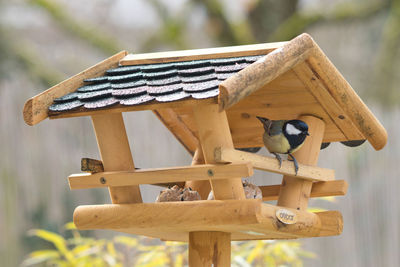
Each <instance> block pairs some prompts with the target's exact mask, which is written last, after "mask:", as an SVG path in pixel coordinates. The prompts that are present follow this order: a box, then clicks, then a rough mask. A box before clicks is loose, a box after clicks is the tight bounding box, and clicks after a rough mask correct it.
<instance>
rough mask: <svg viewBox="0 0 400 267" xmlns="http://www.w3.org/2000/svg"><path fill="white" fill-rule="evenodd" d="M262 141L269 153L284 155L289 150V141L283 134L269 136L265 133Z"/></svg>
mask: <svg viewBox="0 0 400 267" xmlns="http://www.w3.org/2000/svg"><path fill="white" fill-rule="evenodd" d="M263 141H264V145H265V147H266V148H267V149H268V151H269V152H270V153H272V152H274V153H280V154H285V153H288V151H289V150H290V144H289V141H288V140H287V139H286V137H285V136H284V135H283V134H278V135H274V136H270V135H268V134H267V133H264V136H263Z"/></svg>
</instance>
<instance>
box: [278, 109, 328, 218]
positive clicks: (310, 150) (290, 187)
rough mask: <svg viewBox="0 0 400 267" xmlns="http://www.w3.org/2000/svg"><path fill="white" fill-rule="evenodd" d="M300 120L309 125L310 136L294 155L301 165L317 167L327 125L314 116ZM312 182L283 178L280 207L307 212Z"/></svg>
mask: <svg viewBox="0 0 400 267" xmlns="http://www.w3.org/2000/svg"><path fill="white" fill-rule="evenodd" d="M299 119H300V120H302V121H304V122H305V123H307V125H308V132H309V133H310V136H308V137H307V138H306V140H305V142H304V144H303V146H302V147H301V148H300V149H299V150H298V151H296V152H295V153H293V156H294V157H295V158H296V159H297V161H298V162H299V163H303V164H307V165H311V166H316V165H317V162H318V156H319V151H320V147H321V143H322V138H323V136H324V130H325V123H324V122H323V121H322V120H320V119H318V118H316V117H313V116H301V117H300V118H299ZM312 184H313V183H312V182H310V181H306V180H299V179H296V178H294V177H293V176H287V175H285V176H283V181H282V186H281V190H280V193H279V198H278V205H279V206H282V207H289V208H294V209H297V210H306V209H307V206H308V199H309V197H310V193H311V187H312Z"/></svg>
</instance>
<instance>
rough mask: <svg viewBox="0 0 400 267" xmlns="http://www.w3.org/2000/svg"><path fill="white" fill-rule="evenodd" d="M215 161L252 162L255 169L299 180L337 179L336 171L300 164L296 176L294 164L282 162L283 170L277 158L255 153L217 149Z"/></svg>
mask: <svg viewBox="0 0 400 267" xmlns="http://www.w3.org/2000/svg"><path fill="white" fill-rule="evenodd" d="M215 160H216V161H217V162H220V163H227V162H250V163H251V164H252V165H253V167H254V168H255V169H258V170H264V171H269V172H274V173H280V174H283V175H290V176H293V177H295V178H298V179H304V180H310V181H331V180H334V179H335V171H334V170H330V169H324V168H319V167H315V166H309V165H304V164H300V163H299V171H298V173H297V176H295V174H296V173H295V170H294V167H293V162H291V161H288V160H283V161H282V168H279V162H278V161H277V160H276V158H272V157H266V156H261V155H257V154H254V153H249V152H244V151H239V150H235V149H226V148H221V147H219V148H217V149H216V150H215Z"/></svg>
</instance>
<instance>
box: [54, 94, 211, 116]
mask: <svg viewBox="0 0 400 267" xmlns="http://www.w3.org/2000/svg"><path fill="white" fill-rule="evenodd" d="M214 103H217V98H216V97H213V98H206V99H201V100H196V99H185V100H178V101H172V102H163V103H161V102H156V101H151V102H150V103H147V104H141V105H134V106H123V105H120V104H118V105H114V106H111V107H108V108H104V109H96V110H93V111H87V110H82V109H79V108H78V109H76V110H71V111H68V112H61V113H60V112H54V113H51V114H49V119H63V118H74V117H82V116H94V115H102V114H110V113H121V112H129V111H140V110H160V109H164V108H176V107H194V106H202V105H210V104H214Z"/></svg>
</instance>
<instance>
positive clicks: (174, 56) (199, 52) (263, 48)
mask: <svg viewBox="0 0 400 267" xmlns="http://www.w3.org/2000/svg"><path fill="white" fill-rule="evenodd" d="M285 43H286V42H277V43H265V44H254V45H240V46H230V47H229V46H228V47H216V48H206V49H193V50H181V51H169V52H156V53H146V54H129V55H127V56H126V57H124V58H123V59H122V60H121V61H120V64H121V65H138V64H153V63H164V62H178V61H188V60H199V59H209V58H212V59H214V58H225V57H242V56H254V55H265V54H268V53H270V52H271V51H273V50H274V49H276V48H278V47H281V46H282V45H284V44H285Z"/></svg>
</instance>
